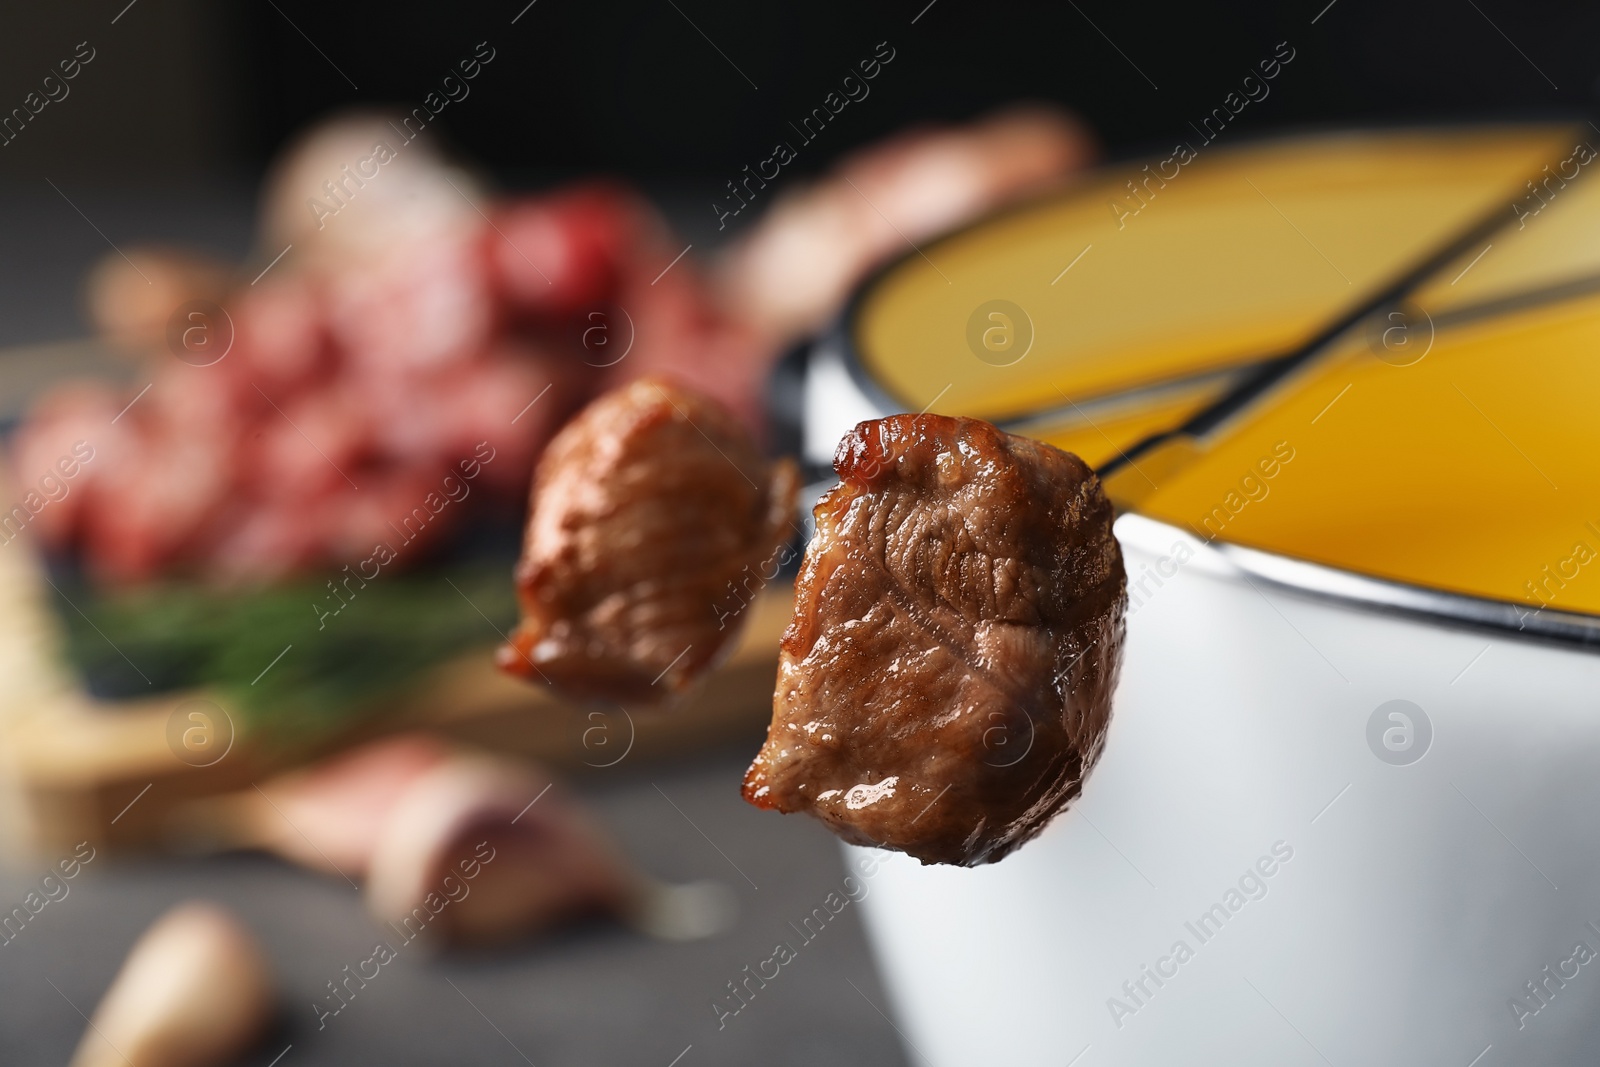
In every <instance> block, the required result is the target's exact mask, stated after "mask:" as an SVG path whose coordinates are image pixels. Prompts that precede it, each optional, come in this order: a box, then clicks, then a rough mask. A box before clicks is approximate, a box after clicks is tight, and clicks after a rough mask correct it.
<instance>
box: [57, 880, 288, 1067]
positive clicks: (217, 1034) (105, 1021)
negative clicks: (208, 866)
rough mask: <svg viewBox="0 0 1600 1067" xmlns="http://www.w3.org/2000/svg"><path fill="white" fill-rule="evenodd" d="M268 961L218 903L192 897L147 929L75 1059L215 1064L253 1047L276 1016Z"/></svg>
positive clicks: (122, 1064) (89, 1066)
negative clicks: (193, 899) (270, 1020)
mask: <svg viewBox="0 0 1600 1067" xmlns="http://www.w3.org/2000/svg"><path fill="white" fill-rule="evenodd" d="M273 1005H274V999H273V994H272V986H271V978H270V975H269V971H268V969H267V963H266V960H265V958H264V957H263V955H262V953H261V949H260V947H259V946H258V945H257V943H256V940H255V938H254V937H253V936H252V935H251V934H250V932H249V931H248V930H246V929H245V928H244V927H243V926H242V925H241V924H240V923H239V921H238V920H237V919H235V918H234V917H233V916H232V915H231V914H229V913H228V912H226V911H224V910H223V909H221V908H220V907H218V906H216V905H214V904H209V903H205V902H203V901H190V902H188V903H185V904H180V905H178V906H177V907H175V908H173V909H172V910H171V911H168V912H167V913H166V914H165V915H163V916H162V917H161V918H160V919H159V920H157V921H156V923H155V925H153V926H151V927H150V929H149V930H147V931H145V933H144V936H142V937H141V938H140V939H139V940H138V942H137V943H136V944H135V945H134V946H133V950H132V951H131V952H130V953H129V954H128V958H127V960H126V961H125V962H124V963H123V965H122V969H121V970H120V971H118V972H117V976H116V978H115V979H114V980H113V981H112V983H111V988H110V989H109V990H107V992H106V995H105V996H104V997H103V998H102V999H101V1001H100V1005H99V1007H97V1008H96V1009H95V1011H94V1016H93V1018H92V1019H91V1020H90V1022H89V1029H88V1031H87V1032H85V1034H84V1035H83V1040H82V1041H81V1042H79V1044H78V1049H77V1052H76V1053H75V1054H74V1055H73V1058H72V1063H71V1065H70V1067H126V1065H127V1064H128V1063H133V1064H137V1065H138V1067H207V1065H213V1064H222V1063H226V1062H228V1061H230V1060H232V1059H234V1058H235V1057H236V1056H238V1055H239V1054H240V1053H242V1052H244V1051H245V1050H246V1049H248V1048H249V1047H250V1046H251V1045H252V1044H253V1043H254V1042H255V1040H256V1039H257V1038H258V1037H259V1036H260V1035H261V1033H262V1031H263V1029H264V1028H265V1027H266V1024H267V1022H268V1020H269V1019H270V1018H271V1016H272V1012H273Z"/></svg>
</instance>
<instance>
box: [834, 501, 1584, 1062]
mask: <svg viewBox="0 0 1600 1067" xmlns="http://www.w3.org/2000/svg"><path fill="white" fill-rule="evenodd" d="M1117 532H1118V536H1119V538H1120V539H1121V540H1122V543H1123V548H1124V551H1125V553H1126V556H1127V561H1128V571H1129V575H1130V579H1131V580H1132V581H1133V582H1135V583H1136V582H1137V581H1138V579H1139V577H1140V576H1141V575H1142V574H1144V573H1145V568H1146V567H1155V566H1156V565H1157V563H1158V561H1159V559H1160V558H1161V557H1163V556H1168V557H1172V556H1175V555H1185V554H1186V553H1183V552H1180V551H1179V550H1178V549H1177V545H1179V544H1185V545H1187V546H1188V550H1189V552H1191V553H1192V556H1191V557H1190V558H1188V559H1187V562H1185V563H1184V564H1182V565H1181V566H1180V567H1178V569H1177V573H1176V574H1175V576H1173V577H1171V578H1167V579H1163V584H1161V586H1160V587H1159V588H1157V587H1156V585H1155V583H1154V582H1153V581H1149V582H1147V584H1146V589H1147V590H1149V591H1150V592H1151V593H1152V595H1149V596H1147V597H1144V598H1142V602H1139V601H1138V600H1136V601H1135V607H1134V608H1133V610H1132V613H1131V614H1130V617H1129V620H1128V642H1127V649H1126V661H1125V663H1124V665H1123V671H1122V680H1121V685H1120V687H1119V689H1118V691H1117V696H1116V704H1115V712H1114V716H1113V721H1112V725H1111V732H1110V736H1109V738H1108V741H1107V744H1106V748H1105V754H1104V757H1103V758H1102V759H1101V761H1100V764H1099V766H1098V767H1097V768H1096V769H1095V770H1094V772H1093V773H1092V774H1091V775H1090V777H1089V779H1088V782H1087V784H1086V787H1085V790H1084V794H1083V796H1082V797H1081V798H1080V800H1079V801H1078V802H1077V804H1076V805H1075V806H1074V807H1073V808H1072V810H1070V811H1069V812H1068V813H1066V814H1065V815H1062V816H1061V817H1059V818H1057V819H1056V820H1055V822H1054V823H1052V824H1051V825H1050V827H1049V828H1048V829H1047V830H1046V831H1045V832H1044V834H1042V835H1041V836H1040V837H1039V838H1038V839H1037V840H1035V841H1033V842H1032V843H1030V844H1028V845H1027V846H1025V847H1024V848H1022V849H1021V850H1020V851H1018V852H1017V853H1015V854H1014V855H1012V856H1011V857H1010V858H1008V859H1006V860H1004V861H1003V862H1001V863H999V864H996V865H993V866H989V867H984V868H980V869H976V870H964V869H957V868H949V867H922V866H920V865H919V864H918V863H917V862H916V861H915V860H911V859H909V858H908V857H906V856H903V855H899V854H887V853H874V854H873V855H874V856H876V857H878V858H879V859H880V860H881V867H880V869H879V870H878V872H877V874H876V875H875V876H874V877H872V878H871V880H870V891H869V895H868V896H867V898H866V899H865V901H864V906H863V915H864V919H865V922H866V925H867V930H868V934H869V937H870V939H871V942H872V944H873V946H874V949H875V951H876V954H877V958H878V960H879V963H880V966H881V968H882V971H883V976H884V978H885V981H886V982H887V986H888V989H889V991H890V995H891V998H892V1002H893V1009H894V1014H895V1016H896V1019H897V1021H898V1023H899V1025H900V1028H901V1030H902V1032H903V1033H904V1034H905V1036H906V1038H907V1040H908V1042H909V1043H910V1045H911V1046H913V1047H912V1049H911V1050H909V1051H908V1055H909V1056H910V1057H911V1059H912V1061H913V1062H917V1063H926V1064H929V1065H931V1067H974V1065H980V1064H1005V1065H1007V1067H1030V1065H1035V1064H1037V1065H1046V1064H1048V1065H1051V1067H1063V1065H1066V1064H1069V1063H1075V1064H1079V1065H1081V1067H1102V1065H1112V1064H1178V1063H1181V1064H1211V1063H1215V1064H1230V1065H1234V1064H1257V1063H1259V1064H1274V1065H1280V1064H1281V1065H1299V1064H1305V1065H1320V1067H1326V1065H1327V1064H1335V1065H1338V1067H1344V1065H1377V1064H1395V1065H1403V1067H1416V1065H1420V1064H1443V1065H1447V1067H1451V1065H1453V1067H1468V1065H1469V1064H1477V1065H1481V1067H1490V1065H1496V1064H1509V1063H1518V1064H1562V1065H1566V1064H1573V1063H1579V1062H1593V1059H1594V1056H1595V1054H1596V1051H1595V1050H1596V1049H1600V1011H1597V1010H1596V1009H1597V1008H1600V817H1597V815H1600V654H1597V653H1596V652H1595V651H1584V650H1581V649H1579V648H1576V647H1574V646H1571V645H1561V644H1557V643H1553V642H1545V641H1538V640H1531V639H1528V638H1522V637H1516V636H1512V635H1510V634H1504V635H1502V634H1497V633H1485V632H1481V631H1473V630H1465V629H1451V628H1447V627H1445V626H1443V625H1440V624H1438V623H1435V622H1431V621H1427V620H1423V619H1418V618H1412V617H1404V616H1397V615H1389V614H1382V613H1379V612H1376V611H1372V610H1368V609H1363V608H1358V607H1353V606H1349V605H1347V604H1344V603H1341V602H1339V601H1336V600H1333V599H1329V598H1325V597H1317V596H1308V595H1305V594H1297V593H1293V592H1288V591H1285V590H1284V589H1282V588H1280V587H1278V586H1274V585H1272V584H1270V583H1267V582H1264V581H1262V580H1261V579H1260V578H1259V577H1256V578H1250V577H1248V576H1247V575H1246V574H1245V573H1244V572H1242V571H1241V570H1240V569H1239V568H1237V567H1236V566H1234V565H1233V563H1231V562H1230V561H1229V557H1228V556H1226V555H1225V554H1224V553H1222V552H1219V551H1216V550H1214V549H1212V548H1208V547H1206V546H1204V545H1202V544H1200V543H1199V542H1197V541H1194V540H1193V539H1191V538H1188V537H1186V536H1185V535H1183V534H1181V533H1179V532H1178V531H1177V530H1175V529H1173V528H1171V527H1167V526H1164V525H1161V524H1158V523H1154V522H1151V521H1149V520H1146V519H1142V518H1139V517H1137V516H1124V517H1123V518H1122V519H1121V520H1119V522H1118V527H1117ZM1162 569H1164V570H1166V571H1169V572H1170V571H1171V570H1172V564H1171V563H1168V564H1165V565H1163V568H1162ZM1395 699H1402V700H1407V701H1411V702H1413V703H1414V704H1416V705H1417V706H1419V707H1420V708H1422V709H1423V711H1424V713H1425V715H1426V717H1427V719H1428V720H1429V721H1430V722H1431V725H1432V731H1433V737H1432V740H1431V746H1430V747H1429V748H1428V749H1427V751H1426V754H1425V755H1424V756H1423V757H1422V758H1421V759H1419V760H1417V761H1416V762H1413V763H1410V764H1409V765H1393V764H1391V763H1387V762H1384V761H1383V760H1380V758H1379V757H1378V756H1377V755H1375V752H1374V748H1373V747H1372V746H1369V742H1368V722H1369V719H1370V718H1372V716H1373V713H1374V711H1375V709H1377V708H1378V707H1379V705H1382V704H1385V703H1386V702H1388V701H1391V700H1395ZM1420 736H1421V732H1420V730H1419V731H1417V732H1416V733H1415V734H1414V739H1413V742H1412V743H1413V748H1412V750H1411V752H1412V753H1415V751H1417V747H1416V746H1417V745H1418V743H1419V742H1418V741H1417V740H1416V738H1420ZM1391 742H1392V743H1403V742H1404V737H1403V736H1402V735H1391ZM1377 749H1378V750H1380V751H1382V750H1383V746H1382V743H1381V742H1378V743H1377ZM1391 758H1397V757H1393V756H1391ZM1335 798H1337V799H1335ZM1330 802H1331V803H1330ZM1274 845H1277V848H1278V853H1279V855H1280V856H1281V855H1282V854H1283V853H1284V852H1285V851H1286V850H1292V853H1293V855H1292V857H1291V858H1289V859H1287V860H1286V861H1275V862H1269V863H1266V864H1263V867H1267V868H1271V869H1272V872H1273V873H1272V874H1271V876H1270V877H1264V878H1263V877H1260V875H1259V872H1257V878H1258V879H1259V881H1260V884H1261V885H1263V886H1264V887H1265V895H1261V896H1259V899H1250V898H1249V897H1248V896H1247V895H1246V893H1244V892H1240V893H1239V894H1238V895H1237V897H1235V898H1228V897H1227V895H1226V894H1227V891H1228V890H1229V889H1238V888H1239V887H1240V879H1241V877H1242V876H1245V875H1246V874H1247V872H1249V871H1250V870H1251V869H1252V867H1253V865H1255V864H1256V863H1257V861H1258V860H1260V859H1261V858H1262V857H1271V856H1272V851H1273V848H1274ZM847 851H848V852H849V853H850V856H849V859H850V861H851V862H852V864H855V863H856V862H858V861H859V860H861V859H862V858H863V857H864V855H865V854H866V853H865V850H860V849H854V848H852V849H848V850H847ZM1558 887H1559V888H1558ZM1245 888H1246V889H1248V890H1249V891H1250V893H1252V894H1254V893H1257V892H1258V891H1257V889H1256V882H1255V881H1252V880H1250V879H1248V878H1247V879H1246V882H1245ZM1236 900H1237V901H1242V906H1239V907H1238V908H1237V910H1236V911H1232V912H1227V914H1228V917H1227V919H1226V921H1225V922H1220V923H1218V925H1220V929H1212V928H1211V927H1208V928H1207V932H1209V933H1210V936H1209V938H1208V939H1206V940H1205V941H1203V942H1202V941H1201V939H1200V938H1199V936H1197V934H1196V932H1195V931H1194V929H1193V927H1192V924H1194V923H1195V921H1196V920H1197V918H1198V917H1199V916H1201V915H1202V913H1205V912H1206V911H1207V909H1209V908H1210V907H1211V906H1212V905H1214V904H1221V905H1223V908H1224V910H1225V911H1226V910H1227V907H1228V905H1229V904H1231V903H1234V901H1236ZM1213 922H1217V921H1216V920H1213ZM1589 923H1593V924H1594V925H1593V926H1592V927H1591V926H1589V925H1587V924H1589ZM1186 924H1189V925H1186ZM1180 941H1182V942H1184V943H1185V944H1186V945H1187V947H1188V950H1189V952H1190V953H1191V956H1190V958H1188V959H1187V960H1186V961H1185V962H1182V963H1181V964H1180V963H1179V962H1178V961H1177V960H1176V958H1175V957H1173V956H1172V953H1173V950H1174V948H1175V945H1176V943H1177V942H1180ZM1580 943H1581V944H1582V945H1583V946H1584V948H1583V949H1582V950H1577V946H1578V945H1579V944H1580ZM1589 952H1593V953H1595V954H1597V955H1596V956H1595V958H1594V959H1592V960H1589V959H1588V958H1587V954H1588V953H1589ZM1163 960H1165V962H1162V961H1163ZM1158 965H1159V966H1160V967H1161V968H1162V969H1163V970H1165V971H1167V972H1168V974H1169V975H1170V976H1169V977H1165V978H1162V980H1161V981H1162V984H1161V985H1159V986H1158V985H1157V984H1156V983H1155V981H1154V979H1151V978H1149V977H1146V972H1145V971H1144V970H1143V968H1144V967H1146V966H1149V967H1152V968H1154V967H1157V966H1158ZM1546 966H1549V967H1550V970H1549V971H1548V972H1547V971H1545V968H1546ZM1174 971H1175V973H1173V972H1174ZM1574 972H1576V973H1575V974H1574ZM1563 975H1565V977H1563ZM1140 979H1143V985H1144V989H1143V990H1140V989H1139V987H1138V985H1133V986H1132V988H1133V994H1134V995H1132V996H1130V995H1129V993H1128V991H1127V990H1126V989H1125V988H1124V983H1125V982H1128V983H1130V984H1132V983H1137V982H1139V980H1140ZM1541 981H1542V982H1543V983H1544V985H1543V990H1544V1003H1543V1004H1542V1005H1541V1003H1540V1001H1539V1000H1536V999H1535V998H1534V997H1533V996H1532V995H1531V994H1530V992H1529V988H1528V986H1526V985H1525V983H1529V982H1541ZM1135 997H1137V999H1135ZM1111 998H1116V999H1117V1000H1118V1001H1120V1002H1121V1004H1122V1007H1121V1008H1117V1006H1116V1004H1114V1003H1112V1001H1111ZM1513 998H1518V1000H1520V1003H1521V1007H1520V1008H1518V1007H1517V1005H1516V1001H1514V1000H1513ZM1533 1008H1538V1009H1539V1010H1538V1011H1537V1012H1536V1013H1534V1012H1533V1011H1532V1009H1533ZM1114 1009H1115V1010H1114ZM1485 1050H1487V1051H1485ZM1479 1056H1481V1057H1482V1058H1481V1059H1475V1057H1479ZM1075 1057H1081V1058H1077V1059H1075Z"/></svg>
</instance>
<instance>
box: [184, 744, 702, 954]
mask: <svg viewBox="0 0 1600 1067" xmlns="http://www.w3.org/2000/svg"><path fill="white" fill-rule="evenodd" d="M172 829H173V835H174V838H175V842H176V843H177V844H178V845H180V847H184V848H187V849H190V850H194V849H196V848H199V849H202V850H205V851H210V850H219V849H229V848H259V849H264V850H266V851H269V852H273V853H276V854H277V855H279V856H282V857H284V858H285V859H288V860H290V861H292V862H294V863H297V864H300V865H301V866H304V867H309V868H311V869H313V870H318V871H322V872H325V873H327V874H331V875H334V876H336V877H342V878H345V879H351V880H355V879H365V880H366V896H367V904H368V907H369V909H370V910H371V911H372V913H373V915H374V916H375V917H377V918H378V919H380V920H382V921H384V922H387V923H390V924H392V928H393V929H394V930H395V931H396V932H397V933H399V934H400V935H401V936H402V937H404V938H405V939H406V940H408V941H409V940H411V939H412V938H413V937H416V936H423V937H424V939H425V940H426V941H428V942H431V943H434V944H471V945H488V944H503V943H506V942H510V941H514V940H518V939H521V938H526V937H530V936H533V935H535V934H538V933H541V932H544V931H547V930H550V929H552V928H554V927H556V926H559V925H560V924H562V923H564V922H569V921H573V920H576V919H581V918H590V917H599V916H609V917H613V918H616V919H619V920H621V921H622V922H625V923H627V924H628V925H630V926H632V927H633V928H634V929H636V930H638V931H640V932H641V933H644V934H647V935H649V936H651V937H656V938H661V939H664V940H672V941H684V940H694V939H697V938H702V937H709V936H711V935H713V934H716V933H719V932H721V931H722V930H724V929H726V928H727V927H728V926H729V925H730V924H731V921H732V917H733V910H734V901H733V897H732V894H731V893H730V891H729V890H728V889H727V888H726V887H724V886H722V885H721V884H719V883H710V882H695V883H690V884H687V885H668V884H664V883H661V882H657V881H655V880H654V879H652V878H650V877H648V876H646V875H644V874H642V873H640V872H639V871H637V870H636V869H635V868H634V867H633V866H632V865H631V864H630V863H629V862H628V861H627V859H626V858H625V857H624V856H623V855H622V853H621V852H620V851H619V850H618V849H617V847H616V846H615V845H614V844H613V843H612V842H611V840H610V839H609V838H608V836H607V835H606V833H605V831H604V829H603V828H602V827H601V826H600V825H599V824H598V823H597V822H596V821H595V820H594V819H593V818H592V817H590V815H589V814H588V812H587V811H586V810H585V809H584V808H583V807H582V806H581V804H580V803H579V802H578V801H576V800H575V799H573V798H571V797H569V796H568V795H566V793H565V792H564V791H563V790H562V789H560V788H559V787H558V786H556V785H555V784H554V782H553V781H552V779H551V777H550V776H549V774H548V773H547V772H546V771H544V770H543V769H542V768H539V767H537V766H536V765H533V764H529V763H525V762H521V761H516V760H510V759H505V758H500V757H490V756H482V755H469V754H465V753H460V752H456V751H454V750H452V749H451V748H450V747H449V746H447V745H446V744H444V743H443V742H441V741H439V740H438V739H436V738H432V737H429V736H426V735H422V734H409V735H402V736H398V737H393V738H388V739H385V740H381V741H374V742H371V743H369V744H367V745H363V746H361V747H359V748H356V749H353V750H351V751H349V752H345V753H341V754H340V755H337V756H334V757H332V758H330V759H328V760H326V761H325V762H323V763H320V764H317V765H315V766H313V767H310V768H308V769H305V770H300V771H294V772H292V773H290V774H286V775H283V776H281V777H279V778H277V779H274V780H272V781H269V782H264V783H262V784H261V785H260V786H259V787H255V786H252V787H251V788H249V789H244V790H241V791H240V792H238V793H235V794H233V795H232V796H228V797H218V798H208V799H205V800H202V801H197V802H196V803H195V804H193V805H192V806H191V807H189V808H188V809H187V810H185V811H183V812H182V813H181V814H180V815H179V816H178V818H177V821H176V822H175V824H174V826H173V827H172Z"/></svg>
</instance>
